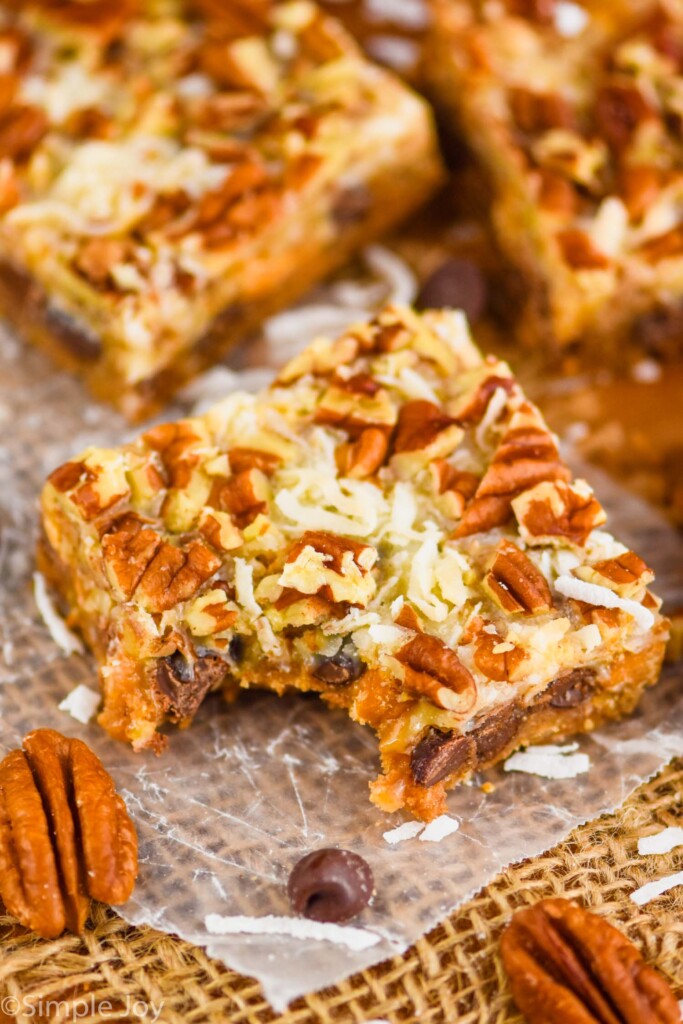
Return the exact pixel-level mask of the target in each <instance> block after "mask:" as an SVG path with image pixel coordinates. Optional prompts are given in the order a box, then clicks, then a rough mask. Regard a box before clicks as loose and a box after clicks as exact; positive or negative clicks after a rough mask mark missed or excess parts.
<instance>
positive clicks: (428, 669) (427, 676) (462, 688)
mask: <svg viewBox="0 0 683 1024" xmlns="http://www.w3.org/2000/svg"><path fill="white" fill-rule="evenodd" d="M396 660H397V661H399V662H400V663H401V665H403V666H404V673H405V678H404V685H405V687H406V689H407V690H410V691H412V692H413V693H419V694H422V695H424V696H425V697H428V698H429V700H431V701H433V703H434V704H436V705H437V706H438V707H441V708H444V709H445V710H447V711H455V712H457V713H459V714H467V712H468V711H471V709H472V708H473V707H474V703H475V701H476V699H477V686H476V683H475V681H474V679H473V677H472V675H471V673H470V672H469V671H468V670H467V669H466V668H465V666H464V665H463V664H462V662H461V661H460V659H459V658H458V656H457V654H456V653H455V651H453V650H451V648H450V647H447V646H446V644H445V643H444V642H443V641H442V640H439V638H438V637H436V636H432V635H430V634H429V633H420V634H418V636H415V637H413V639H412V640H410V641H409V642H408V643H407V644H406V645H405V646H404V647H402V648H401V650H400V651H399V652H398V653H397V654H396Z"/></svg>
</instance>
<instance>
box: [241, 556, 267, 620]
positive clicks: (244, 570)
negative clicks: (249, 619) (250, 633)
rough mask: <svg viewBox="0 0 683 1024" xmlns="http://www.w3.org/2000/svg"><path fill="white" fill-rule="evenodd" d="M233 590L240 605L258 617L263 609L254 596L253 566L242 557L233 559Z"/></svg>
mask: <svg viewBox="0 0 683 1024" xmlns="http://www.w3.org/2000/svg"><path fill="white" fill-rule="evenodd" d="M235 590H236V592H237V600H238V601H239V603H240V604H241V605H242V607H243V608H244V609H245V610H246V611H248V612H250V614H251V615H255V616H258V617H260V616H261V615H262V613H263V610H262V608H261V606H260V604H259V603H258V601H257V600H256V598H255V597H254V567H253V565H250V564H249V562H247V561H245V559H244V558H236V559H235Z"/></svg>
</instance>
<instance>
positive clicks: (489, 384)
mask: <svg viewBox="0 0 683 1024" xmlns="http://www.w3.org/2000/svg"><path fill="white" fill-rule="evenodd" d="M515 388H516V384H515V381H514V379H513V378H512V377H500V376H499V375H498V374H491V376H490V377H485V378H484V380H483V381H482V382H481V384H480V385H479V387H478V388H477V389H476V391H475V392H474V394H473V395H467V396H466V397H465V399H464V401H463V402H462V403H461V404H460V406H459V407H458V409H457V410H454V412H453V415H454V416H455V419H456V421H457V422H458V423H459V424H460V425H461V426H465V425H467V426H473V425H475V424H477V423H480V422H481V420H483V418H484V416H485V415H486V410H487V409H488V407H489V402H490V401H491V399H492V398H493V396H494V395H495V393H496V391H498V390H502V391H504V392H505V394H506V395H509V394H511V392H512V391H514V389H515ZM501 414H502V413H501Z"/></svg>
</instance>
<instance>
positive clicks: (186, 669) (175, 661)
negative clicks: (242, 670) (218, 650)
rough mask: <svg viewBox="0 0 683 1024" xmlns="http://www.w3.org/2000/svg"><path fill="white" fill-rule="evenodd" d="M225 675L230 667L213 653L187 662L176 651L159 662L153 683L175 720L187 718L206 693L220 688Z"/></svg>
mask: <svg viewBox="0 0 683 1024" xmlns="http://www.w3.org/2000/svg"><path fill="white" fill-rule="evenodd" d="M228 672H229V666H228V665H227V664H226V663H225V661H223V659H222V658H219V657H217V656H216V655H215V654H207V655H204V656H203V657H200V658H196V659H195V660H194V661H188V660H187V658H185V657H184V656H183V655H182V654H181V653H180V651H176V652H175V654H171V655H169V657H168V658H162V659H161V660H160V662H159V665H158V667H157V674H156V684H157V688H158V690H159V693H160V694H161V697H162V699H163V702H164V704H165V706H166V710H167V711H168V712H169V714H170V715H171V716H172V717H173V718H176V719H180V718H190V717H192V715H194V714H195V712H196V710H197V708H198V707H199V705H200V704H201V702H202V701H203V700H204V698H205V697H206V695H207V693H208V692H209V690H212V689H214V688H215V687H217V686H219V685H220V684H221V683H222V682H223V680H224V679H225V677H226V676H227V675H228Z"/></svg>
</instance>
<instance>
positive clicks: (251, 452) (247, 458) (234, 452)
mask: <svg viewBox="0 0 683 1024" xmlns="http://www.w3.org/2000/svg"><path fill="white" fill-rule="evenodd" d="M228 461H229V463H230V471H231V472H232V473H233V474H234V475H235V476H237V475H238V474H239V473H244V472H245V471H247V470H249V469H259V470H260V471H261V472H262V473H263V474H264V475H265V476H272V474H273V473H274V472H275V470H276V469H278V468H279V466H281V465H282V459H281V458H280V456H279V455H274V454H273V453H272V452H265V451H262V450H260V449H258V448H231V449H230V451H229V452H228Z"/></svg>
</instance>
